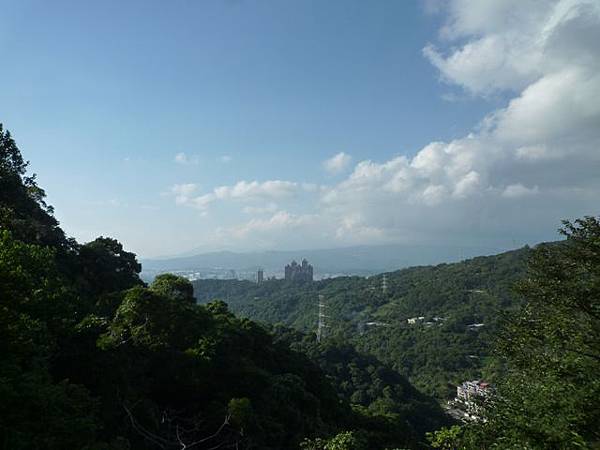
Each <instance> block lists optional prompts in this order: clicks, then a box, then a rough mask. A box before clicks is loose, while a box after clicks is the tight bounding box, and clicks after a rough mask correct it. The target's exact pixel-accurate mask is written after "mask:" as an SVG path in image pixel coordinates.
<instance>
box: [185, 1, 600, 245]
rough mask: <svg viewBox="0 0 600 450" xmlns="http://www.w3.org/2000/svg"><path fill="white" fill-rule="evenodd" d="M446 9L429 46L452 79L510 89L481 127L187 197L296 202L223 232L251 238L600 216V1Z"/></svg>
mask: <svg viewBox="0 0 600 450" xmlns="http://www.w3.org/2000/svg"><path fill="white" fill-rule="evenodd" d="M439 13H441V14H445V22H444V25H443V26H442V28H441V29H440V30H439V42H437V43H435V44H434V43H427V44H426V45H425V46H424V49H423V55H424V57H425V58H427V59H428V60H429V61H430V62H431V64H432V65H433V66H434V67H435V68H436V70H437V71H438V73H439V76H440V79H441V81H442V82H443V83H447V84H448V85H449V86H452V87H454V88H457V89H460V90H462V91H463V92H465V93H466V94H468V95H469V96H482V97H489V96H493V95H498V94H502V95H507V94H508V95H509V96H510V100H509V101H508V102H507V103H506V105H505V107H503V108H500V109H497V110H495V111H491V112H490V113H489V114H487V115H486V116H485V117H483V118H482V119H481V121H480V123H479V124H477V125H476V126H475V127H474V129H473V131H472V132H471V133H470V134H468V135H466V136H464V137H462V138H459V139H455V140H452V141H449V142H442V141H435V142H431V143H429V144H428V145H426V146H424V147H423V148H422V149H420V150H419V151H418V152H416V153H415V154H414V156H412V157H408V156H397V157H395V158H393V159H391V160H389V161H383V162H377V161H370V160H365V161H360V162H358V163H357V164H356V165H355V166H354V168H353V170H352V171H351V173H350V174H349V175H348V176H347V177H345V178H344V179H343V180H342V181H340V182H339V183H337V184H333V185H330V186H316V185H312V186H313V189H312V190H311V191H310V192H309V191H308V190H307V189H303V186H302V184H301V183H296V182H290V181H282V180H273V181H266V182H262V183H260V182H257V181H253V182H246V181H240V182H239V183H237V184H235V185H233V186H222V187H219V188H215V189H214V191H212V192H209V193H206V194H204V195H199V196H194V195H193V192H194V190H193V189H192V188H191V187H190V185H179V186H178V187H176V188H174V189H173V193H174V194H175V196H176V197H175V198H176V201H177V202H178V203H179V204H186V205H190V206H195V207H197V208H200V209H206V208H207V207H208V206H209V205H211V204H213V203H215V202H217V201H221V200H222V201H227V200H232V199H237V200H245V199H246V200H247V199H251V198H254V199H256V198H261V199H264V200H273V199H277V200H278V201H283V202H281V205H282V208H285V209H282V210H277V211H276V210H275V209H271V210H269V211H265V210H262V211H261V212H262V213H270V214H272V215H271V216H270V217H269V218H266V219H265V218H253V219H251V220H249V221H247V222H245V223H243V224H241V225H236V226H233V227H230V228H223V229H221V230H220V231H219V233H220V236H225V235H227V236H228V238H229V239H238V240H239V241H240V242H241V241H243V240H244V239H247V237H248V235H249V234H252V235H253V236H255V237H256V236H261V235H262V236H265V239H266V240H265V242H268V244H269V245H273V246H281V245H282V243H283V242H285V234H282V237H281V241H278V239H279V238H278V237H277V234H276V231H277V230H282V229H290V228H293V229H294V230H295V233H298V234H300V235H302V236H303V237H304V240H305V242H306V243H307V246H317V245H328V246H332V245H333V244H334V243H337V244H338V245H346V244H357V243H361V244H362V243H381V242H392V241H393V242H415V241H419V242H434V241H443V240H448V239H454V240H456V241H457V242H463V243H464V242H475V241H478V240H479V241H483V240H488V241H494V240H495V241H499V240H505V241H506V240H509V239H519V240H527V239H540V238H542V237H543V236H544V232H546V231H547V230H549V229H555V228H556V227H557V226H558V225H559V222H560V219H562V218H572V217H575V216H581V215H583V214H598V199H600V175H599V174H600V45H598V43H599V42H600V3H599V2H597V1H591V0H558V1H550V0H531V1H523V0H518V1H517V0H507V1H502V2H497V1H483V0H482V1H478V2H471V1H466V0H454V1H451V2H449V3H447V4H445V6H443V7H441V11H440V12H439ZM350 161H351V159H350V157H349V155H346V154H345V153H338V154H337V155H335V156H334V157H332V158H330V159H328V160H327V161H325V162H324V163H323V167H324V168H325V169H326V170H327V171H328V172H329V173H332V174H339V173H341V172H343V170H344V169H346V168H347V167H348V166H349V164H350ZM293 195H314V196H316V199H315V202H314V207H313V210H311V211H308V212H307V211H303V212H302V213H298V214H294V213H293V212H287V211H288V210H292V207H293V203H292V202H290V198H291V197H292V196H293ZM286 201H287V202H288V203H287V206H286V203H285V202H286ZM278 203H279V202H278ZM247 211H249V210H247ZM267 238H268V239H267ZM283 245H285V244H283Z"/></svg>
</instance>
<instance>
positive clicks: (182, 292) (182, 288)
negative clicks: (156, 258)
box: [150, 273, 196, 303]
mask: <svg viewBox="0 0 600 450" xmlns="http://www.w3.org/2000/svg"><path fill="white" fill-rule="evenodd" d="M150 289H152V290H153V291H154V292H157V293H159V294H162V295H165V296H167V297H171V298H174V299H177V300H181V301H186V302H188V303H196V299H195V298H194V287H193V286H192V283H190V281H189V280H188V279H187V278H183V277H179V276H177V275H173V274H171V273H163V274H161V275H158V276H157V277H156V278H155V279H154V281H153V282H152V285H151V286H150Z"/></svg>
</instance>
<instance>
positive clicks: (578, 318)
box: [465, 217, 600, 449]
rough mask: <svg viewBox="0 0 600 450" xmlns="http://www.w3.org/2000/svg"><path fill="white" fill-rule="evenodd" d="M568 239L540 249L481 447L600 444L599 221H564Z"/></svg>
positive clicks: (508, 326)
mask: <svg viewBox="0 0 600 450" xmlns="http://www.w3.org/2000/svg"><path fill="white" fill-rule="evenodd" d="M562 232H563V234H564V235H565V236H566V237H567V240H566V241H565V242H562V243H560V244H553V245H542V246H539V247H538V248H537V249H536V250H535V251H534V252H533V255H532V258H531V260H530V263H529V270H528V277H527V278H526V279H525V280H523V281H522V282H521V283H520V284H519V286H518V291H519V293H520V294H521V295H522V296H523V297H524V299H525V303H524V305H523V307H522V308H521V309H520V310H519V311H517V312H515V313H514V314H512V315H510V316H509V317H508V318H507V320H506V322H505V324H504V327H503V329H502V333H501V336H500V339H499V342H498V347H497V352H498V355H499V357H501V358H502V359H503V361H504V363H505V364H506V366H507V367H508V371H507V373H506V375H505V376H504V377H503V378H502V379H501V380H500V381H499V383H498V386H497V394H496V395H495V396H494V401H493V402H492V404H491V405H490V406H489V407H488V409H487V411H486V422H485V423H483V424H481V425H480V426H478V427H471V428H470V429H468V430H466V432H465V436H466V437H468V438H469V439H471V440H472V441H473V442H476V444H477V445H478V447H479V448H531V449H546V448H548V449H550V448H553V449H567V448H569V449H570V448H597V446H598V444H599V443H600V405H599V404H598V399H600V379H599V378H598V374H599V373H600V222H599V221H598V219H596V218H593V217H586V218H584V219H580V220H577V221H575V222H574V223H570V222H565V224H564V228H563V229H562Z"/></svg>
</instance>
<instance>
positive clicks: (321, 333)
mask: <svg viewBox="0 0 600 450" xmlns="http://www.w3.org/2000/svg"><path fill="white" fill-rule="evenodd" d="M326 317H327V316H326V315H325V297H324V296H323V295H319V322H318V324H317V342H321V339H323V337H325V328H326V327H327V325H325V318H326Z"/></svg>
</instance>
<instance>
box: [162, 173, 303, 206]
mask: <svg viewBox="0 0 600 450" xmlns="http://www.w3.org/2000/svg"><path fill="white" fill-rule="evenodd" d="M301 189H302V186H301V185H300V184H298V183H295V182H292V181H283V180H268V181H264V182H262V183H261V182H259V181H238V182H237V183H236V184H234V185H230V186H218V187H216V188H214V189H213V190H212V192H208V193H206V194H202V195H198V196H193V195H192V193H193V192H195V191H196V190H197V186H196V185H194V184H188V185H175V186H173V188H171V192H172V193H173V194H175V196H176V197H175V201H176V203H177V204H180V205H187V206H193V207H196V208H198V209H202V210H204V209H206V208H208V206H209V205H211V204H212V203H214V202H216V201H225V200H238V201H242V202H244V201H251V200H254V201H255V200H260V199H282V198H286V197H290V196H292V195H294V194H295V193H297V192H299V191H301ZM182 190H184V191H185V192H184V193H183V194H182V193H181V192H180V191H182Z"/></svg>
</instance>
